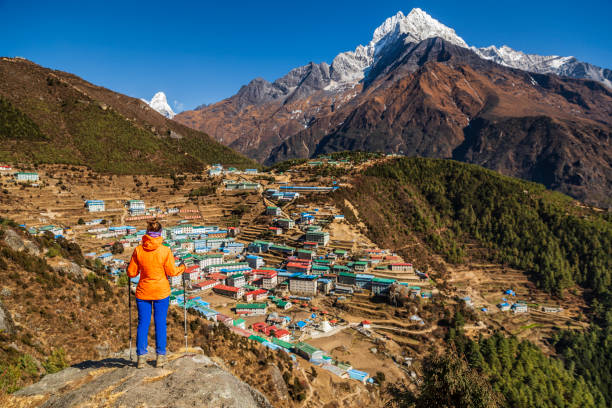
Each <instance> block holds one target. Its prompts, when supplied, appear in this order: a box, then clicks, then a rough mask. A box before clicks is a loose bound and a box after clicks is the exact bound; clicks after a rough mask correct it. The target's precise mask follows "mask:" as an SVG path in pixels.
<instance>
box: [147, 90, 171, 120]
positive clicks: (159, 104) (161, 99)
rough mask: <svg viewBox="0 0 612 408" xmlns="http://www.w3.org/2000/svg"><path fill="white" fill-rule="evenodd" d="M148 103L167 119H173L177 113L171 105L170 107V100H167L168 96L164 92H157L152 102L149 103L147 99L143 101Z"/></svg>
mask: <svg viewBox="0 0 612 408" xmlns="http://www.w3.org/2000/svg"><path fill="white" fill-rule="evenodd" d="M142 100H143V101H144V102H146V103H147V104H148V105H149V106H150V107H151V108H153V109H154V110H156V111H157V112H159V113H161V114H162V115H164V116H165V117H167V118H170V119H172V118H173V117H174V115H176V113H174V111H173V110H172V108H171V107H170V105H168V100H167V99H166V94H165V93H163V92H161V91H160V92H157V93H156V94H155V95H154V96H153V99H151V101H147V100H146V99H142Z"/></svg>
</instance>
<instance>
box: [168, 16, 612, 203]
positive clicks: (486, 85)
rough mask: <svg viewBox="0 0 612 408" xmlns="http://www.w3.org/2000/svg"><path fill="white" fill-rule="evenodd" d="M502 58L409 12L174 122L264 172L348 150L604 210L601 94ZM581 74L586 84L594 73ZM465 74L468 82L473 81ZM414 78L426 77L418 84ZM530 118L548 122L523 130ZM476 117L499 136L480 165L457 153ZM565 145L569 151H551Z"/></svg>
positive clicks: (597, 86) (546, 62) (556, 62)
mask: <svg viewBox="0 0 612 408" xmlns="http://www.w3.org/2000/svg"><path fill="white" fill-rule="evenodd" d="M502 50H504V53H505V54H504V55H514V56H515V57H516V58H514V59H512V60H510V59H508V58H506V60H507V61H509V62H506V63H503V61H502V60H499V59H496V58H494V57H493V56H492V55H493V54H486V55H485V54H483V53H484V51H481V50H479V49H475V48H473V47H472V48H470V47H469V46H468V45H467V43H466V42H465V41H463V39H461V38H460V37H459V36H457V35H456V33H455V32H454V31H453V30H452V29H450V28H448V27H445V26H444V25H442V24H441V23H439V22H438V21H437V20H435V19H433V18H431V17H429V16H428V15H427V14H426V13H425V12H423V11H422V10H420V9H415V10H413V11H412V12H410V13H409V14H408V15H403V13H398V14H397V15H395V16H393V17H391V18H389V19H387V20H386V21H385V23H383V24H382V25H381V26H380V27H378V28H377V29H376V30H375V32H374V34H373V38H372V41H371V42H370V43H369V44H368V45H367V46H365V47H364V46H359V47H357V49H356V50H355V51H350V52H347V53H341V54H339V55H338V56H337V57H336V58H335V59H334V61H333V62H332V64H331V65H328V64H327V63H320V64H316V63H310V64H308V65H305V66H303V67H299V68H296V69H294V70H292V71H290V72H289V73H288V74H287V75H286V76H284V77H282V78H279V79H277V80H276V81H274V82H272V83H270V82H268V81H266V80H264V79H261V78H258V79H255V80H253V81H251V83H249V84H248V85H246V86H244V87H242V88H241V89H240V91H239V92H238V93H237V94H236V95H234V96H232V97H230V98H228V99H226V100H223V101H221V102H218V103H216V104H213V105H209V106H206V107H203V108H202V109H198V110H196V111H187V112H183V113H181V114H179V115H177V116H176V117H175V119H176V120H177V121H179V122H181V123H183V124H185V125H187V126H190V127H193V128H196V129H201V130H204V131H206V132H207V133H208V134H210V135H211V136H212V137H214V138H215V139H217V140H219V141H220V142H222V143H224V144H226V145H228V146H230V147H232V148H234V149H236V150H238V151H240V152H243V153H244V154H247V155H249V156H250V157H252V158H254V159H256V160H258V161H260V162H264V163H266V164H272V163H274V162H277V161H280V160H284V159H289V158H296V157H314V156H316V155H317V154H321V153H326V152H332V151H338V150H354V149H366V150H371V149H379V150H380V151H383V152H387V153H400V154H407V155H424V156H427V157H440V158H455V159H458V160H466V161H470V162H473V163H477V164H481V165H484V166H486V167H488V168H492V169H496V170H499V171H501V172H503V173H504V174H509V175H514V176H519V177H527V178H529V179H530V180H535V181H540V182H543V183H545V185H546V186H548V187H550V188H555V189H559V190H561V191H563V192H565V193H568V194H572V195H574V197H576V198H579V199H584V200H588V201H590V202H591V203H596V204H598V205H602V206H607V205H609V203H608V201H609V200H607V198H606V196H607V195H608V194H607V191H609V188H610V185H611V181H610V180H612V178H611V177H612V175H611V174H610V172H609V171H608V170H609V168H610V163H612V153H611V152H610V143H609V138H610V133H611V130H610V129H611V126H612V116H610V109H609V106H610V105H609V103H610V95H611V91H610V89H608V88H607V87H606V86H605V85H602V84H601V83H600V82H597V81H591V80H586V79H570V78H566V77H559V76H557V75H554V74H551V73H540V74H538V73H530V72H527V71H526V69H528V68H529V67H530V66H531V65H529V64H526V63H525V64H522V63H520V61H521V58H519V57H520V56H521V55H522V56H525V58H526V59H527V60H529V61H530V63H531V64H532V65H533V64H536V65H537V64H539V65H538V67H539V68H538V69H539V70H540V71H543V72H544V71H547V70H548V71H550V69H551V67H557V68H558V69H560V70H562V69H565V70H566V71H564V72H574V74H575V75H578V76H579V75H580V72H579V71H580V69H578V68H576V69H574V70H569V68H568V65H567V64H569V63H571V62H572V61H573V60H572V58H565V59H563V58H557V57H540V58H539V59H538V58H535V57H534V56H528V55H525V54H520V53H516V52H515V53H510V52H506V51H507V50H506V49H505V48H502ZM489 52H490V53H491V52H493V49H492V48H490V49H489ZM483 55H484V56H486V58H485V57H483ZM500 62H501V64H500ZM511 62H512V64H514V65H517V66H518V67H519V68H522V69H518V68H515V67H513V66H512V64H511ZM428 65H435V66H430V67H428ZM443 66H445V67H447V68H449V69H446V68H444V67H443ZM574 66H575V67H578V65H576V64H574ZM563 67H565V68H563ZM581 67H583V68H584V69H582V70H583V71H584V73H585V75H586V73H587V71H588V72H594V71H593V70H594V69H595V68H593V69H587V67H586V65H581ZM466 72H470V73H473V74H474V75H471V74H470V75H469V76H470V78H471V79H469V78H467V77H465V73H466ZM602 72H603V71H602ZM423 74H426V75H430V76H431V78H430V79H428V80H427V81H421V80H416V76H421V75H423ZM415 75H416V76H415ZM444 75H450V78H454V79H456V80H457V81H460V83H456V82H452V81H450V82H449V78H445V77H444ZM583 76H584V75H583ZM411 81H412V85H410V86H407V84H408V83H409V82H411ZM471 81H474V82H471ZM397 89H401V90H402V91H401V93H398V91H397ZM468 100H469V102H468ZM587 100H588V102H587ZM406 104H408V105H410V106H411V107H410V108H409V107H408V106H407V105H406ZM526 107H529V109H527V108H526ZM406 109H408V110H406ZM534 116H542V117H544V118H547V119H546V120H543V121H535V122H533V121H532V120H530V119H527V118H529V117H534ZM478 117H482V118H483V119H486V123H493V124H495V125H494V127H495V126H497V123H498V119H502V118H503V119H504V122H505V124H504V129H503V130H501V129H498V128H497V127H495V129H496V130H495V131H492V130H490V127H489V130H490V131H489V132H488V133H487V135H488V136H487V139H489V138H492V137H493V134H494V133H496V134H497V136H495V140H496V141H495V143H492V144H491V146H493V145H494V146H495V148H496V149H499V154H494V155H491V154H484V151H483V149H485V148H484V146H489V145H490V141H486V142H485V141H484V140H483V141H481V142H482V143H481V144H479V147H478V151H479V154H464V153H463V152H465V151H468V150H470V149H467V148H466V147H465V144H464V143H465V142H466V140H468V139H469V140H473V139H472V137H473V135H474V129H475V128H476V127H477V126H479V124H482V123H485V122H483V121H474V120H475V119H476V118H478ZM505 118H508V119H512V120H510V121H506V120H505ZM514 118H518V119H520V120H514ZM523 118H524V119H523ZM381 123H386V125H384V126H382V127H381V126H380V124H381ZM527 123H537V124H538V125H537V126H543V125H544V126H545V128H546V129H547V130H545V131H543V132H539V131H538V132H536V133H538V134H539V135H540V136H538V140H534V139H529V143H535V144H533V145H531V146H533V147H535V148H534V149H530V148H529V147H527V146H526V145H525V143H527V139H524V135H525V134H533V132H532V133H530V132H531V131H526V130H525V126H529V125H527ZM515 126H516V127H515ZM442 129H444V130H443V131H442ZM491 132H492V133H491ZM347 135H351V136H350V137H348V136H347ZM521 135H523V136H521ZM502 136H503V137H502ZM505 136H507V138H506V137H505ZM521 140H522V142H521ZM570 140H571V145H572V146H575V147H573V148H571V147H570V146H569V145H568V146H566V147H564V148H561V150H558V151H557V150H556V149H557V148H560V146H561V145H562V144H568V143H570V142H569V141H570ZM513 143H520V144H519V145H515V144H513ZM461 146H463V147H461ZM553 146H556V147H553ZM455 149H458V150H457V151H455ZM487 149H493V147H487ZM543 152H547V153H546V154H543ZM504 155H505V156H504ZM502 162H503V163H504V164H502ZM578 174H579V175H578Z"/></svg>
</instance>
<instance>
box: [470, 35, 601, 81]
mask: <svg viewBox="0 0 612 408" xmlns="http://www.w3.org/2000/svg"><path fill="white" fill-rule="evenodd" d="M470 48H471V50H472V51H474V52H475V53H476V54H478V55H479V56H480V57H481V58H484V59H487V60H490V61H493V62H496V63H498V64H500V65H505V66H507V67H511V68H518V69H520V70H523V71H528V72H535V73H539V74H556V75H561V76H567V77H572V78H587V79H592V80H594V81H598V82H601V83H602V84H604V85H606V86H607V87H608V88H612V72H611V71H610V70H609V69H605V68H600V67H596V66H595V65H591V64H589V63H586V62H582V61H578V60H577V59H576V58H574V57H571V56H570V57H561V56H558V55H537V54H526V53H524V52H522V51H517V50H514V49H512V48H510V47H508V46H507V45H502V46H501V47H499V48H497V47H496V46H494V45H490V46H488V47H482V48H476V47H470Z"/></svg>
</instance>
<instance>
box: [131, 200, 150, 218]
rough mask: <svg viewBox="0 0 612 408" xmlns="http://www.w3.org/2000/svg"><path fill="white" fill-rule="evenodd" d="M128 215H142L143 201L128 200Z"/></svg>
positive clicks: (143, 211)
mask: <svg viewBox="0 0 612 408" xmlns="http://www.w3.org/2000/svg"><path fill="white" fill-rule="evenodd" d="M127 205H128V211H129V212H130V215H143V214H144V213H145V209H146V207H145V203H144V201H143V200H129V201H128V202H127Z"/></svg>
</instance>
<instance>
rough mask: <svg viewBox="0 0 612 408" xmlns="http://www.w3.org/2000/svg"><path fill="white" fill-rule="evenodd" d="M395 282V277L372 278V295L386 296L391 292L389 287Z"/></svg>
mask: <svg viewBox="0 0 612 408" xmlns="http://www.w3.org/2000/svg"><path fill="white" fill-rule="evenodd" d="M394 282H395V279H385V278H374V279H372V295H374V296H386V295H387V294H388V293H389V288H391V285H393V283H394Z"/></svg>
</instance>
